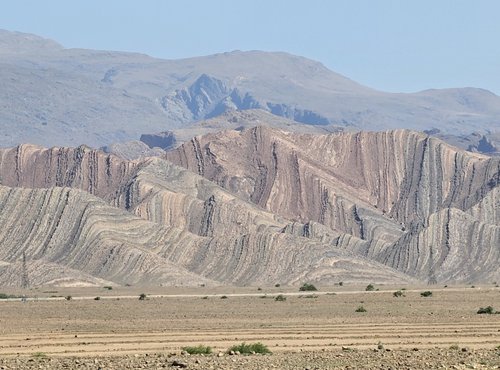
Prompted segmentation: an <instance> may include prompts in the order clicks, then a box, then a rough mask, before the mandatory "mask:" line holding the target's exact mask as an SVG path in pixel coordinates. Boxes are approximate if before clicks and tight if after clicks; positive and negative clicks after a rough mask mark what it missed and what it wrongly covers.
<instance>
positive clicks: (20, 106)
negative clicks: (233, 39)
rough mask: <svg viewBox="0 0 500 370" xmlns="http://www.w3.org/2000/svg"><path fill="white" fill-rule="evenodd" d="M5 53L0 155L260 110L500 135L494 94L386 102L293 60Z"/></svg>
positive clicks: (463, 92)
mask: <svg viewBox="0 0 500 370" xmlns="http://www.w3.org/2000/svg"><path fill="white" fill-rule="evenodd" d="M0 48H1V50H0V54H1V55H2V63H1V68H0V78H1V79H2V81H3V88H2V89H0V106H1V107H3V109H1V110H0V128H1V129H2V132H3V136H0V145H1V146H14V145H17V144H19V143H22V142H31V143H35V144H41V145H45V146H50V145H80V144H87V145H91V146H94V147H99V146H103V145H109V144H111V143H112V142H114V141H128V140H137V139H139V137H140V135H141V134H148V133H156V132H161V131H166V130H171V129H174V128H181V127H182V128H184V127H185V126H189V125H190V124H191V123H192V122H193V121H195V120H200V119H206V118H211V117H215V116H217V115H219V114H222V113H224V112H226V111H231V110H235V109H240V110H244V109H254V108H258V109H263V110H266V111H269V112H271V113H273V114H275V115H279V116H283V117H287V118H291V119H293V120H296V121H299V122H302V123H311V124H319V125H339V126H345V127H350V128H356V129H372V130H381V129H388V128H401V127H405V128H412V129H418V130H424V129H432V128H436V127H437V128H439V129H441V130H442V131H443V133H453V134H470V133H471V131H480V132H482V133H486V132H487V131H495V130H496V131H498V130H500V128H499V122H500V98H499V97H498V96H496V95H494V94H492V93H490V92H488V91H485V90H481V89H472V88H466V89H448V90H429V91H423V92H419V93H415V94H389V93H385V92H380V91H376V90H373V89H369V88H367V87H364V86H361V85H359V84H357V83H355V82H353V81H351V80H349V79H348V78H346V77H344V76H341V75H339V74H337V73H335V72H332V71H330V70H328V69H327V68H325V67H324V66H323V65H321V64H320V63H318V62H315V61H311V60H308V59H306V58H302V57H298V56H293V55H289V54H286V53H267V52H260V51H249V52H241V51H234V52H230V53H222V54H217V55H212V56H206V57H198V58H190V59H182V60H161V59H155V58H151V57H148V56H145V55H141V54H133V53H120V52H108V51H94V50H80V49H64V48H61V47H60V46H58V45H57V44H55V43H54V42H51V41H50V40H45V39H42V38H38V37H36V36H34V35H26V34H20V33H10V32H6V31H3V32H0ZM13 127H15V130H13V129H12V128H13Z"/></svg>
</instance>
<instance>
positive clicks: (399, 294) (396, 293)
mask: <svg viewBox="0 0 500 370" xmlns="http://www.w3.org/2000/svg"><path fill="white" fill-rule="evenodd" d="M392 295H393V296H394V297H396V298H399V297H404V296H405V295H404V294H403V292H402V291H401V290H398V291H395V292H394V293H392Z"/></svg>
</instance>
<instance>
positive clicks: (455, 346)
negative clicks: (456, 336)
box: [450, 344, 460, 351]
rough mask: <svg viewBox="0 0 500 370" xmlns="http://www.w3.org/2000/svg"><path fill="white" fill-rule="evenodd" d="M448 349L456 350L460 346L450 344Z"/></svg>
mask: <svg viewBox="0 0 500 370" xmlns="http://www.w3.org/2000/svg"><path fill="white" fill-rule="evenodd" d="M450 349H452V350H453V351H458V350H459V349H460V347H459V346H458V344H453V345H451V346H450Z"/></svg>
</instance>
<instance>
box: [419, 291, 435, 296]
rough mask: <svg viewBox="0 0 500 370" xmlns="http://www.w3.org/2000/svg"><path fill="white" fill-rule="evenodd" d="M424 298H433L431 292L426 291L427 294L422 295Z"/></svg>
mask: <svg viewBox="0 0 500 370" xmlns="http://www.w3.org/2000/svg"><path fill="white" fill-rule="evenodd" d="M420 295H421V296H422V297H432V292H431V291H430V290H426V291H425V292H422V293H420Z"/></svg>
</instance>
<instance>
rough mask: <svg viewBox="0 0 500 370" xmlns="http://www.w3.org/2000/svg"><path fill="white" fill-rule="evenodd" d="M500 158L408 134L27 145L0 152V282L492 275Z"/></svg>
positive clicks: (230, 134)
mask: <svg viewBox="0 0 500 370" xmlns="http://www.w3.org/2000/svg"><path fill="white" fill-rule="evenodd" d="M175 163H177V164H178V165H181V166H183V167H185V168H183V167H180V166H178V165H176V164H175ZM499 166H500V164H499V160H498V159H493V158H488V157H484V156H481V155H476V154H471V153H466V152H462V151H459V150H456V149H453V148H451V147H449V146H447V145H446V144H444V143H443V142H441V141H439V140H437V139H433V138H429V137H428V136H426V135H423V134H418V133H415V132H411V131H407V130H397V131H389V132H382V133H354V134H353V133H351V134H349V133H339V134H332V135H306V134H298V133H295V134H292V133H288V132H285V131H281V130H272V129H269V128H264V127H257V128H252V129H249V130H244V131H224V132H221V133H217V134H209V135H206V136H200V137H196V138H194V139H193V140H191V141H189V142H187V143H185V144H183V145H182V146H180V147H179V148H177V149H175V150H172V151H169V152H167V154H166V155H165V158H157V157H152V158H142V159H138V160H134V161H129V160H125V159H121V158H118V157H116V156H114V155H112V154H106V153H104V152H101V151H98V150H91V149H89V148H86V147H79V148H75V149H72V148H52V149H44V148H40V147H35V146H31V145H22V146H20V147H16V148H12V149H5V150H1V151H0V181H1V185H2V186H1V187H0V207H1V212H0V230H1V231H0V241H1V243H0V245H1V247H0V282H1V283H2V284H10V285H19V284H21V278H20V276H22V274H21V275H20V273H21V272H22V270H23V269H26V268H27V269H28V272H29V274H30V275H31V276H32V277H33V279H32V280H33V284H50V283H54V284H91V285H92V284H101V285H102V283H103V282H108V283H117V284H126V283H155V284H157V283H161V284H177V285H179V284H184V285H196V284H200V283H205V282H206V283H209V284H220V283H223V284H239V285H248V284H275V283H276V282H277V281H279V282H281V283H288V284H300V283H301V282H303V281H305V280H308V281H321V282H323V283H328V282H330V283H334V282H338V281H345V282H349V281H355V282H386V283H387V282H399V283H401V282H405V281H406V282H417V281H420V282H467V283H468V282H476V281H477V282H479V281H493V280H495V279H496V280H498V278H500V276H498V275H499V268H498V265H499V262H500V257H499V245H500V243H499V238H500V234H499V229H498V223H499V220H500V219H499V217H500V216H499V214H500V211H499V209H500V205H499V191H500V190H499V188H500V186H499V176H500V170H499V169H500V167H499ZM21 215H22V216H21ZM23 253H25V254H26V255H27V256H28V259H27V265H26V266H27V267H24V266H23V264H22V263H21V257H22V255H23Z"/></svg>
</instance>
